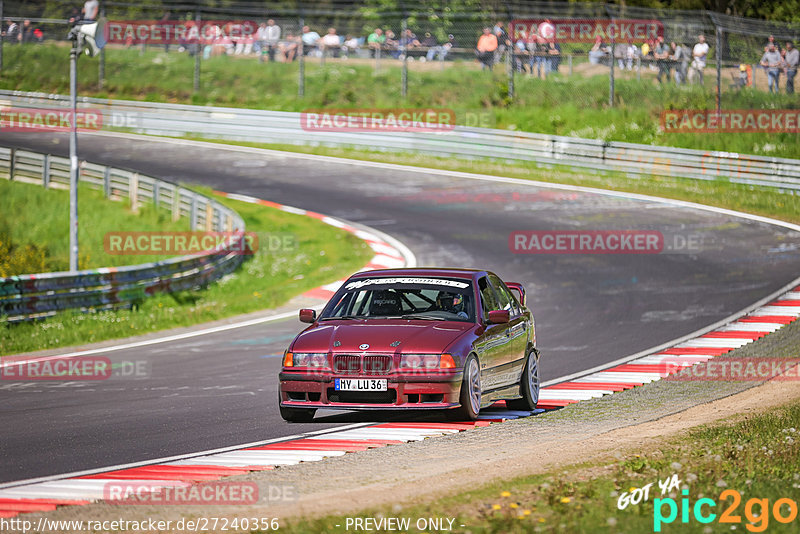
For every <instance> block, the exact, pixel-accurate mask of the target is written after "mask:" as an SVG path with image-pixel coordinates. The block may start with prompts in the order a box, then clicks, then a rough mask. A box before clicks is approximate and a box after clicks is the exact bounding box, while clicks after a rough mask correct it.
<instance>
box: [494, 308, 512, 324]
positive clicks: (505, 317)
mask: <svg viewBox="0 0 800 534" xmlns="http://www.w3.org/2000/svg"><path fill="white" fill-rule="evenodd" d="M510 320H511V315H510V314H509V313H508V310H492V311H490V312H489V324H506V323H507V322H509V321H510Z"/></svg>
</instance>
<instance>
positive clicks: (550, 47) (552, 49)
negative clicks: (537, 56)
mask: <svg viewBox="0 0 800 534" xmlns="http://www.w3.org/2000/svg"><path fill="white" fill-rule="evenodd" d="M547 55H548V58H547V59H548V60H549V61H548V62H547V65H548V72H558V67H559V66H560V65H561V45H559V44H558V43H557V42H556V40H555V39H554V38H552V37H551V38H550V39H548V40H547Z"/></svg>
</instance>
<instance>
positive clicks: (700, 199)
mask: <svg viewBox="0 0 800 534" xmlns="http://www.w3.org/2000/svg"><path fill="white" fill-rule="evenodd" d="M190 139H193V140H202V141H208V142H214V143H220V144H227V145H236V146H249V147H254V148H266V149H272V150H285V151H289V152H297V153H301V154H318V155H322V156H332V157H340V158H349V159H356V160H361V161H378V162H381V163H394V164H397V165H410V166H416V167H426V168H432V169H442V170H450V171H459V172H468V173H479V174H487V175H491V176H505V177H511V178H521V179H526V180H539V181H542V182H550V183H557V184H571V185H581V186H586V187H596V188H600V189H610V190H613V191H624V192H628V193H639V194H643V195H652V196H658V197H663V198H672V199H676V200H685V201H688V202H697V203H699V204H706V205H709V206H716V207H720V208H726V209H731V210H736V211H743V212H747V213H753V214H756V215H763V216H766V217H774V218H777V219H781V220H784V221H788V222H794V223H800V195H794V194H791V192H789V193H785V192H781V191H778V190H775V189H772V188H767V187H758V186H751V185H745V184H736V183H731V182H728V181H727V180H695V179H691V178H671V177H665V176H635V177H632V176H628V175H626V174H623V173H619V172H599V173H590V172H587V171H583V172H582V171H580V170H576V169H571V168H569V167H558V168H545V167H539V166H537V165H536V164H535V163H533V162H530V163H525V162H515V163H502V162H497V161H488V160H460V159H457V158H440V157H435V156H426V155H421V154H412V153H400V152H383V151H368V150H358V149H351V148H335V147H324V146H299V145H276V144H259V143H245V142H242V141H224V140H213V139H199V138H190Z"/></svg>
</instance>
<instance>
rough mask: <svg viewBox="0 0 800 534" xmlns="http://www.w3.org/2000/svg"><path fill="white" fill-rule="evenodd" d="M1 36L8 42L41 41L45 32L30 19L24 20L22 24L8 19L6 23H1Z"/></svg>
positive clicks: (25, 42)
mask: <svg viewBox="0 0 800 534" xmlns="http://www.w3.org/2000/svg"><path fill="white" fill-rule="evenodd" d="M0 37H1V38H2V39H3V42H5V43H8V44H27V43H41V42H42V41H44V33H43V32H42V30H41V29H40V28H37V27H36V26H34V25H33V24H31V21H30V19H25V20H23V21H22V25H21V26H20V25H19V24H17V23H16V22H14V21H13V20H11V19H6V21H5V24H0Z"/></svg>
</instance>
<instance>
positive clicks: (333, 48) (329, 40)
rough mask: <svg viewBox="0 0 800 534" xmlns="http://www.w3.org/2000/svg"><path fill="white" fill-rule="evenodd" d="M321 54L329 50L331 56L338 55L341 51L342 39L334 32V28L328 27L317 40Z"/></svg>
mask: <svg viewBox="0 0 800 534" xmlns="http://www.w3.org/2000/svg"><path fill="white" fill-rule="evenodd" d="M319 45H320V49H321V50H322V54H323V55H325V54H327V53H328V52H330V55H332V56H333V57H339V54H340V53H341V51H342V39H341V37H339V36H338V35H337V34H336V28H328V33H326V34H325V36H324V37H322V39H320V40H319Z"/></svg>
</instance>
